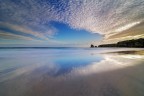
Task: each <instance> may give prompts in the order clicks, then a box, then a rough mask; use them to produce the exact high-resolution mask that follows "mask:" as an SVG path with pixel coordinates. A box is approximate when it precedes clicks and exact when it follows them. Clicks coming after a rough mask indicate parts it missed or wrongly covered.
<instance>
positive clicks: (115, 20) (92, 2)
mask: <svg viewBox="0 0 144 96" xmlns="http://www.w3.org/2000/svg"><path fill="white" fill-rule="evenodd" d="M51 2H53V1H51ZM0 5H1V9H0V12H1V14H2V15H1V19H2V20H3V22H6V21H7V22H16V23H17V24H18V23H20V24H23V25H25V26H28V27H30V28H33V29H35V28H36V29H37V30H40V31H41V33H38V32H36V33H34V34H35V35H39V36H41V35H42V34H44V36H46V35H47V37H48V36H50V35H51V34H53V33H54V32H55V31H54V32H53V31H49V29H51V26H50V25H47V26H46V24H49V23H50V22H51V21H57V22H62V23H66V24H68V25H69V26H71V27H72V28H75V29H85V30H88V31H90V32H92V33H99V34H102V35H104V36H106V37H107V36H109V35H110V34H112V35H113V34H115V33H117V32H121V31H124V30H127V29H129V28H131V27H133V26H135V25H137V24H139V23H140V22H143V20H144V15H143V14H144V11H143V10H144V6H143V5H144V0H127V1H126V0H69V1H67V0H61V1H59V2H56V3H53V4H51V3H50V2H49V1H45V2H41V1H39V0H28V1H27V0H22V1H19V3H18V2H17V3H15V2H13V1H10V0H5V1H4V2H0ZM48 31H49V32H48ZM42 36H43V35H42Z"/></svg>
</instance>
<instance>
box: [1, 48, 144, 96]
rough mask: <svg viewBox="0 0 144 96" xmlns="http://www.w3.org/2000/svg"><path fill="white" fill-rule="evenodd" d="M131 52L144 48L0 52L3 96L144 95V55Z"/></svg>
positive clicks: (3, 50)
mask: <svg viewBox="0 0 144 96" xmlns="http://www.w3.org/2000/svg"><path fill="white" fill-rule="evenodd" d="M130 50H132V51H135V50H137V51H139V50H144V49H123V48H121V49H119V48H113V49H111V48H95V49H90V48H48V49H46V48H45V49H40V48H39V49H24V48H22V49H0V96H144V75H143V73H144V55H143V54H138V53H134V52H131V51H130ZM117 51H120V52H117ZM129 51H130V52H129ZM113 52H114V53H113ZM115 53H117V54H115Z"/></svg>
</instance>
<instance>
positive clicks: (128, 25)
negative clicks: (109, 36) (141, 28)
mask: <svg viewBox="0 0 144 96" xmlns="http://www.w3.org/2000/svg"><path fill="white" fill-rule="evenodd" d="M137 24H140V22H133V23H130V24H127V25H125V26H122V27H120V28H118V29H116V30H115V31H116V32H121V31H124V30H127V29H129V28H131V27H133V26H135V25H137Z"/></svg>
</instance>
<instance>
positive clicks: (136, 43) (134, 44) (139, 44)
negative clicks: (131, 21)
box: [98, 38, 144, 48]
mask: <svg viewBox="0 0 144 96" xmlns="http://www.w3.org/2000/svg"><path fill="white" fill-rule="evenodd" d="M98 47H130V48H144V38H140V39H133V40H126V41H120V42H118V43H116V44H102V45H99V46H98Z"/></svg>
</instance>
